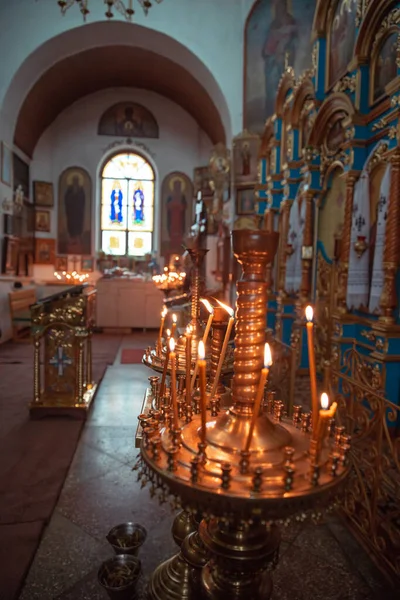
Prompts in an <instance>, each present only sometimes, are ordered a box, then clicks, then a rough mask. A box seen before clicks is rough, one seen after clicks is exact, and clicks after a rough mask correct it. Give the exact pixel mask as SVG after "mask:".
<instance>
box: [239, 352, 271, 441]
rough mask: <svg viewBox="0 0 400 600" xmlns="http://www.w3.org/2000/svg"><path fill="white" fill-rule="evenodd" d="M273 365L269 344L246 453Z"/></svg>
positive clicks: (265, 353) (265, 354)
mask: <svg viewBox="0 0 400 600" xmlns="http://www.w3.org/2000/svg"><path fill="white" fill-rule="evenodd" d="M271 365H272V356H271V349H270V347H269V344H265V348H264V368H263V369H262V371H261V377H260V383H259V385H258V390H257V396H256V399H255V402H254V406H253V414H252V415H251V423H250V429H249V433H248V436H247V441H246V446H245V452H248V451H249V450H250V446H251V440H252V437H253V433H254V427H255V426H256V422H257V419H258V415H259V414H260V406H261V400H262V397H263V396H264V387H265V384H266V382H267V378H268V373H269V369H270V366H271Z"/></svg>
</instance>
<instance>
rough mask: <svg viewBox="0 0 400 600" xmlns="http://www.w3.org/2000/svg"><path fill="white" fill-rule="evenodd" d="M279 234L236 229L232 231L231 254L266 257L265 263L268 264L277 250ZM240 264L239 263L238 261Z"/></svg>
mask: <svg viewBox="0 0 400 600" xmlns="http://www.w3.org/2000/svg"><path fill="white" fill-rule="evenodd" d="M278 242H279V233H278V232H277V231H265V230H261V229H259V230H253V229H236V230H234V231H232V247H233V253H234V255H235V256H236V258H238V255H239V254H240V255H241V258H243V255H247V256H251V255H254V256H257V255H260V254H261V255H265V254H266V255H267V257H266V258H267V262H268V263H270V262H271V261H272V260H273V258H274V256H275V254H276V251H277V249H278ZM240 262H241V261H240Z"/></svg>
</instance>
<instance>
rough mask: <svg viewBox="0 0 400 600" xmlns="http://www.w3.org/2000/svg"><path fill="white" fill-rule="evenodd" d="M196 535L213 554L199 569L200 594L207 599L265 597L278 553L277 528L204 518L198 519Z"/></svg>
mask: <svg viewBox="0 0 400 600" xmlns="http://www.w3.org/2000/svg"><path fill="white" fill-rule="evenodd" d="M199 533H200V537H201V539H202V540H203V543H204V545H205V546H206V547H207V548H208V550H209V551H210V553H211V554H212V556H213V557H214V558H213V559H212V560H211V561H210V562H209V563H208V564H207V565H206V566H205V567H204V569H203V571H202V583H203V589H204V595H205V597H206V598H209V599H210V600H226V599H227V598H229V600H231V599H232V600H234V599H239V598H248V599H249V600H250V598H251V600H268V598H270V597H271V594H272V577H271V575H270V571H271V570H272V569H273V568H274V567H275V566H276V564H277V562H278V556H279V544H280V532H279V528H278V527H276V526H272V527H271V528H270V529H269V531H268V530H267V528H266V526H265V525H261V524H253V525H250V526H249V525H248V526H245V525H243V524H240V522H236V523H230V524H226V523H224V522H223V521H221V520H217V519H208V520H203V521H202V522H201V523H200V529H199Z"/></svg>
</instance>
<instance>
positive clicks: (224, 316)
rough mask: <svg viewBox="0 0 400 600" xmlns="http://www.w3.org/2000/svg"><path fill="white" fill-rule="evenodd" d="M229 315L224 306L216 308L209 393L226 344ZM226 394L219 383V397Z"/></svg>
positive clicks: (223, 387) (217, 392) (217, 391)
mask: <svg viewBox="0 0 400 600" xmlns="http://www.w3.org/2000/svg"><path fill="white" fill-rule="evenodd" d="M228 319H229V314H228V312H227V311H226V310H225V308H222V306H214V319H213V324H212V338H211V358H210V377H209V382H208V386H207V391H208V392H211V390H212V388H213V384H214V380H215V376H216V374H217V369H218V363H219V357H220V355H221V351H222V346H223V344H224V338H225V332H226V327H227V325H228ZM224 392H225V386H224V385H222V383H221V381H219V382H218V385H217V390H216V394H217V395H218V396H219V395H220V394H223V393H224Z"/></svg>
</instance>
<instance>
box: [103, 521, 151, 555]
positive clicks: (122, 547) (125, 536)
mask: <svg viewBox="0 0 400 600" xmlns="http://www.w3.org/2000/svg"><path fill="white" fill-rule="evenodd" d="M106 537H107V541H108V542H109V543H110V544H111V546H112V547H113V550H114V552H115V554H130V555H132V556H137V555H138V553H139V549H140V546H142V545H143V544H144V542H145V539H146V537H147V531H146V530H145V528H144V527H142V525H139V524H138V523H122V524H121V525H117V526H116V527H113V528H112V529H111V531H109V533H108V534H107V536H106Z"/></svg>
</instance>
